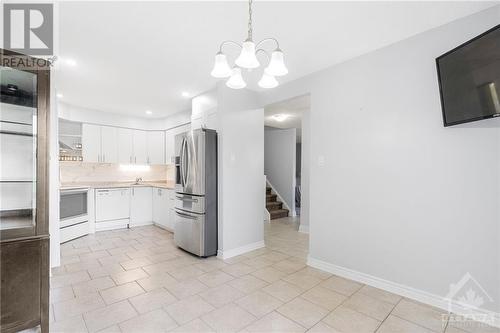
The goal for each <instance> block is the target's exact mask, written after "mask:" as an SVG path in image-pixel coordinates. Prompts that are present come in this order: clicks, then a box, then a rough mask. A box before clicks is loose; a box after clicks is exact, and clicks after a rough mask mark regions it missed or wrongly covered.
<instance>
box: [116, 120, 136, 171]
mask: <svg viewBox="0 0 500 333" xmlns="http://www.w3.org/2000/svg"><path fill="white" fill-rule="evenodd" d="M117 131H118V134H117V136H118V163H122V164H129V163H132V162H133V158H134V138H133V136H134V131H133V130H131V129H128V128H118V130H117Z"/></svg>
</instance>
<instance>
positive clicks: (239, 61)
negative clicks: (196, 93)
mask: <svg viewBox="0 0 500 333" xmlns="http://www.w3.org/2000/svg"><path fill="white" fill-rule="evenodd" d="M252 33H253V29H252V0H249V1H248V35H247V39H246V40H245V41H244V42H243V44H240V43H238V42H235V41H232V40H226V41H223V42H222V43H221V44H220V46H219V52H217V54H216V55H215V64H214V68H213V69H212V72H211V75H212V76H213V77H215V78H228V79H227V81H226V86H228V87H229V88H232V89H242V88H245V87H246V85H247V84H246V82H245V80H243V76H242V72H241V70H242V69H246V70H248V71H251V70H253V69H256V68H258V67H259V66H260V62H259V60H258V59H257V54H259V53H262V54H264V55H265V57H266V60H267V61H268V65H267V67H266V68H264V71H263V73H262V77H261V79H260V80H259V82H258V85H259V87H261V88H266V89H269V88H274V87H276V86H278V81H277V80H276V76H283V75H286V74H287V73H288V69H287V68H286V66H285V63H284V56H283V51H281V49H280V46H279V43H278V41H277V40H276V38H265V39H263V40H261V41H260V42H258V43H257V44H255V43H254V42H253V35H252ZM266 42H274V43H275V44H276V48H275V49H274V51H272V52H271V55H269V53H268V52H267V51H266V50H264V49H263V48H260V47H261V46H262V45H263V44H264V43H266ZM228 44H232V45H236V46H238V47H239V48H240V49H241V52H240V55H239V56H238V58H236V60H235V61H234V63H235V65H234V66H233V67H232V68H231V67H230V66H229V64H228V62H227V56H226V55H225V54H224V53H223V52H222V47H223V46H225V45H228Z"/></svg>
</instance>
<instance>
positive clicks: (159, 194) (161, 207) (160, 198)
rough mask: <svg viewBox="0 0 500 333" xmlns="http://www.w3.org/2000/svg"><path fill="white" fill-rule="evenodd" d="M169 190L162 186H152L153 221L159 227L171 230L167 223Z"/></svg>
mask: <svg viewBox="0 0 500 333" xmlns="http://www.w3.org/2000/svg"><path fill="white" fill-rule="evenodd" d="M169 191H171V190H167V189H164V188H153V222H154V223H155V224H157V225H159V226H160V227H163V228H166V229H169V230H171V228H170V225H169V221H168V219H169V214H168V213H169V199H170V198H169Z"/></svg>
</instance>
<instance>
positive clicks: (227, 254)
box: [217, 240, 266, 259]
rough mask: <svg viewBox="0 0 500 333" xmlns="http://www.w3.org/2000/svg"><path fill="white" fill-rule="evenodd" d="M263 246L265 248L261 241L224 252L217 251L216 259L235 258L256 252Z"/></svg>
mask: <svg viewBox="0 0 500 333" xmlns="http://www.w3.org/2000/svg"><path fill="white" fill-rule="evenodd" d="M265 246H266V244H265V243H264V241H263V240H262V241H258V242H255V243H251V244H247V245H244V246H240V247H237V248H235V249H231V250H226V251H221V250H218V251H217V257H219V258H221V259H229V258H232V257H236V256H239V255H241V254H244V253H247V252H250V251H254V250H258V249H260V248H263V247H265Z"/></svg>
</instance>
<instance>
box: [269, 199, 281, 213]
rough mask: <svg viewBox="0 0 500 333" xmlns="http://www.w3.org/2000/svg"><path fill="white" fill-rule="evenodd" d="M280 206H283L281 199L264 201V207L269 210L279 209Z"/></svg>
mask: <svg viewBox="0 0 500 333" xmlns="http://www.w3.org/2000/svg"><path fill="white" fill-rule="evenodd" d="M281 207H283V203H282V202H281V201H273V202H268V203H266V209H267V210H269V211H271V210H276V209H281Z"/></svg>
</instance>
